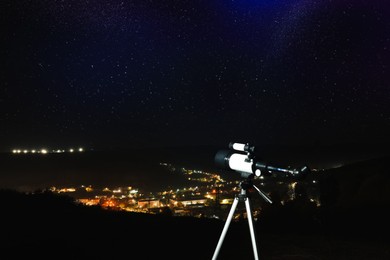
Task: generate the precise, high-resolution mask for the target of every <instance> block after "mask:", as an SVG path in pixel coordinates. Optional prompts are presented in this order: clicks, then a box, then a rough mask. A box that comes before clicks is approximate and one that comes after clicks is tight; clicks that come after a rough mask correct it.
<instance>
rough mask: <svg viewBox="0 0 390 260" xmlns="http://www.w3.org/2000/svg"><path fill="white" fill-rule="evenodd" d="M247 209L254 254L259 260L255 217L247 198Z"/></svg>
mask: <svg viewBox="0 0 390 260" xmlns="http://www.w3.org/2000/svg"><path fill="white" fill-rule="evenodd" d="M245 207H246V214H247V219H248V223H249V230H250V233H251V239H252V247H253V254H254V256H255V260H258V259H259V255H258V252H257V242H256V234H255V229H254V225H253V216H252V211H251V207H250V202H249V198H246V200H245Z"/></svg>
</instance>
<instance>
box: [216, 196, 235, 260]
mask: <svg viewBox="0 0 390 260" xmlns="http://www.w3.org/2000/svg"><path fill="white" fill-rule="evenodd" d="M238 201H239V198H238V197H236V198H235V199H234V201H233V204H232V207H231V209H230V212H229V215H228V217H227V219H226V222H225V226H224V227H223V230H222V234H221V237H220V238H219V241H218V244H217V248H216V249H215V251H214V255H213V260H215V259H217V256H218V253H219V250H220V249H221V246H222V243H223V240H224V239H225V236H226V232H227V230H228V228H229V225H230V222H231V221H232V218H233V214H234V211H235V210H236V207H237V204H238Z"/></svg>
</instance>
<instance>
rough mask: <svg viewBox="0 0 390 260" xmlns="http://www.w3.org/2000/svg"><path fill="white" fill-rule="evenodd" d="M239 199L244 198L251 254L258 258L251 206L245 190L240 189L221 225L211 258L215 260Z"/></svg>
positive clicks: (256, 259)
mask: <svg viewBox="0 0 390 260" xmlns="http://www.w3.org/2000/svg"><path fill="white" fill-rule="evenodd" d="M242 195H244V198H243V197H242ZM241 199H244V200H245V207H246V213H247V219H248V224H249V230H250V234H251V239H252V247H253V254H254V257H255V260H258V259H259V256H258V252H257V242H256V235H255V230H254V226H253V218H252V211H251V207H250V202H249V198H248V197H246V196H245V191H241V196H237V197H236V198H235V199H234V201H233V204H232V207H231V209H230V212H229V215H228V217H227V219H226V222H225V226H224V227H223V230H222V234H221V236H220V238H219V241H218V244H217V247H216V249H215V251H214V255H213V258H212V260H216V259H217V256H218V253H219V250H220V249H221V246H222V243H223V240H224V239H225V236H226V233H227V230H228V228H229V225H230V222H231V221H232V218H233V214H234V211H235V210H236V207H237V205H238V202H239V201H240V200H241Z"/></svg>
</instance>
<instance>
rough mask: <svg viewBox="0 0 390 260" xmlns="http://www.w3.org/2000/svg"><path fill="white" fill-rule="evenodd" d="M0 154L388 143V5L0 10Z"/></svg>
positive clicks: (95, 1)
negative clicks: (50, 150) (243, 144)
mask: <svg viewBox="0 0 390 260" xmlns="http://www.w3.org/2000/svg"><path fill="white" fill-rule="evenodd" d="M0 5H1V6H0V19H1V20H0V21H1V22H0V23H1V25H0V27H1V34H0V37H1V41H0V43H1V46H2V47H1V48H0V53H1V73H0V79H1V81H0V84H1V88H0V109H1V114H0V146H1V147H0V150H1V151H9V150H11V149H13V148H18V147H20V148H30V147H31V148H40V147H52V148H53V149H54V148H60V147H64V148H66V147H68V146H71V145H80V146H85V147H87V148H94V149H113V148H125V147H153V146H164V145H224V146H226V145H227V144H228V143H229V142H231V141H234V142H251V143H254V144H261V143H270V144H273V143H275V144H297V145H314V144H316V145H317V144H318V145H327V144H338V143H379V144H383V143H389V144H390V71H389V67H390V4H388V3H386V1H384V0H383V1H379V0H373V1H362V0H349V1H347V0H345V1H344V0H339V1H336V0H317V1H309V0H290V1H287V0H273V1H271V0H268V1H267V0H258V1H255V0H236V1H231V0H230V1H228V0H224V1H210V0H200V1H152V0H150V1H147V0H136V1H120V0H108V1H107V0H104V1H103V0H89V1H88V0H58V1H55V0H36V1H28V0H12V1H11V0H4V1H1V4H0Z"/></svg>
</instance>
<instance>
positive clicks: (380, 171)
mask: <svg viewBox="0 0 390 260" xmlns="http://www.w3.org/2000/svg"><path fill="white" fill-rule="evenodd" d="M389 163H390V156H385V157H379V158H373V159H368V160H363V161H360V162H355V163H350V164H347V165H344V166H342V167H338V168H333V169H328V170H326V171H324V173H323V176H322V183H323V187H322V190H323V191H327V190H329V189H327V187H326V186H327V185H329V187H330V188H331V189H332V191H329V192H334V193H335V194H334V195H333V196H334V201H333V202H332V204H334V206H338V207H360V206H365V205H390V168H389Z"/></svg>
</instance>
